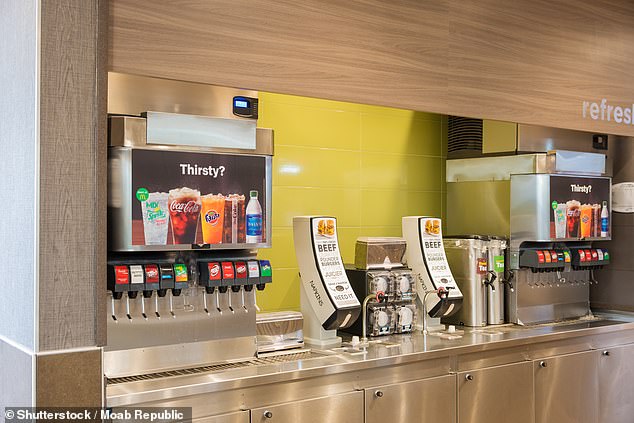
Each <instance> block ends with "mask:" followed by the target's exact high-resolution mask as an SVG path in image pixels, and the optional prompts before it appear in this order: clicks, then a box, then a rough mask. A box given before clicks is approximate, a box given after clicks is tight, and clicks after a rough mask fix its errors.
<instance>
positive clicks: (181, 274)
mask: <svg viewBox="0 0 634 423" xmlns="http://www.w3.org/2000/svg"><path fill="white" fill-rule="evenodd" d="M174 277H175V279H176V282H187V280H188V277H187V266H186V265H184V264H182V263H178V264H175V265H174Z"/></svg>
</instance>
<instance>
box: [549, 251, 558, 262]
mask: <svg viewBox="0 0 634 423" xmlns="http://www.w3.org/2000/svg"><path fill="white" fill-rule="evenodd" d="M558 260H559V256H557V252H556V251H551V252H550V261H551V262H553V263H557V261H558Z"/></svg>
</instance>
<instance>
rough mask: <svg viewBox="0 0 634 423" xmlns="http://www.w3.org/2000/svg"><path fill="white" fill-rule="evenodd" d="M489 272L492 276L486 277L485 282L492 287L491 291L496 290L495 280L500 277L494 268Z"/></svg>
mask: <svg viewBox="0 0 634 423" xmlns="http://www.w3.org/2000/svg"><path fill="white" fill-rule="evenodd" d="M488 274H489V276H490V278H489V279H485V280H484V284H485V285H487V286H488V287H490V288H491V291H495V286H494V285H493V282H495V280H496V279H497V278H498V276H497V275H496V274H495V272H494V271H493V270H489V271H488Z"/></svg>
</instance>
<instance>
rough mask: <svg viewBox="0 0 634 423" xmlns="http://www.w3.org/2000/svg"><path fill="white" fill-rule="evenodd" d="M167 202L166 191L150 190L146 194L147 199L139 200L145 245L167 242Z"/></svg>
mask: <svg viewBox="0 0 634 423" xmlns="http://www.w3.org/2000/svg"><path fill="white" fill-rule="evenodd" d="M167 202H168V195H167V193H166V192H151V193H149V194H148V197H147V200H145V201H142V202H141V212H142V214H143V233H144V235H145V245H165V244H167V229H168V226H167V225H168V222H169V212H168V209H167Z"/></svg>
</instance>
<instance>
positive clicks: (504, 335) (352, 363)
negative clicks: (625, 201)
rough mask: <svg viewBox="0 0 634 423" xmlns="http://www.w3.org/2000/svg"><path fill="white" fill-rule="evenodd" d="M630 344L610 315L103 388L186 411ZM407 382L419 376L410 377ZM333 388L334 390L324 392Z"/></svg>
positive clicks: (399, 341)
mask: <svg viewBox="0 0 634 423" xmlns="http://www.w3.org/2000/svg"><path fill="white" fill-rule="evenodd" d="M617 319H618V320H617ZM633 342H634V319H633V318H632V317H631V316H627V315H618V314H611V315H609V319H595V320H586V321H576V322H573V323H559V324H550V325H540V326H531V327H521V326H513V325H504V326H491V327H486V328H482V329H480V328H479V329H466V330H465V331H464V334H463V336H462V337H460V338H457V339H443V338H441V337H439V336H435V335H427V336H423V335H422V334H420V333H417V334H412V335H409V336H392V337H383V338H380V339H376V340H373V341H372V342H371V344H370V345H369V346H368V347H367V348H336V349H331V350H313V351H312V353H311V354H304V357H308V358H302V359H298V360H291V361H284V360H277V361H276V360H271V361H266V360H264V361H263V362H262V363H261V364H256V365H248V366H239V365H236V366H233V367H232V366H228V367H229V368H227V369H226V370H219V371H209V372H204V373H197V374H190V375H179V376H171V377H164V378H158V379H149V380H139V381H130V382H121V383H115V384H109V385H108V386H107V388H106V395H107V405H108V406H110V407H118V406H126V405H138V404H152V403H154V404H153V405H157V404H165V403H167V402H171V403H172V404H179V405H183V404H186V402H183V401H182V399H183V398H184V397H192V396H193V397H196V398H203V397H201V396H205V395H211V396H213V395H215V394H220V393H226V392H228V391H236V392H239V391H240V392H246V391H245V390H250V391H251V392H255V391H254V389H257V388H258V387H260V388H262V387H266V386H270V385H271V384H280V383H284V382H291V381H292V382H294V383H295V382H297V381H302V380H310V381H312V382H311V383H313V384H316V383H317V382H316V380H317V379H318V378H323V381H324V383H327V382H328V377H329V376H335V375H337V376H341V375H344V377H343V378H341V377H339V378H338V379H337V380H343V379H346V377H345V375H346V374H348V375H349V376H350V377H348V378H347V379H349V381H348V382H347V383H348V385H346V386H348V387H349V388H350V389H363V388H366V387H367V386H372V384H373V383H376V380H371V379H369V378H367V377H357V376H353V375H354V374H355V372H357V373H358V372H363V371H372V372H378V371H379V370H381V369H386V368H387V369H396V368H400V369H401V370H402V372H401V373H399V376H398V377H399V378H401V379H405V380H407V379H408V375H407V372H411V371H412V369H419V368H420V369H422V368H423V367H425V363H426V362H429V365H430V366H435V367H436V368H437V369H438V371H437V372H436V374H449V373H453V372H459V371H463V370H469V369H471V368H479V367H483V366H487V365H500V364H506V363H510V362H518V361H528V360H535V359H539V358H540V357H547V356H551V355H555V354H567V353H573V352H578V351H586V350H594V349H600V348H606V347H608V346H612V345H624V344H628V343H633ZM412 365H413V366H412ZM428 367H429V366H428ZM416 371H417V372H418V370H416ZM421 371H422V370H421ZM392 373H393V375H392V376H391V377H390V380H391V381H395V380H396V379H395V378H396V377H397V376H394V375H395V374H396V373H398V372H396V371H394V372H392ZM376 374H378V373H376ZM430 374H431V373H430ZM409 377H411V378H414V377H419V376H418V375H414V374H412V376H409ZM333 389H334V388H332V387H331V388H330V389H329V392H331V391H333ZM341 389H343V388H341ZM298 395H299V394H298ZM243 396H244V395H242V394H240V395H238V396H237V397H240V398H239V399H236V403H237V404H238V405H237V406H236V407H237V409H247V408H249V407H253V406H254V404H256V403H254V401H253V400H250V399H248V398H243ZM287 396H288V395H287ZM237 397H236V398H237ZM291 397H292V396H291ZM291 397H289V398H291ZM262 401H264V399H262ZM256 405H257V404H256Z"/></svg>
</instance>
